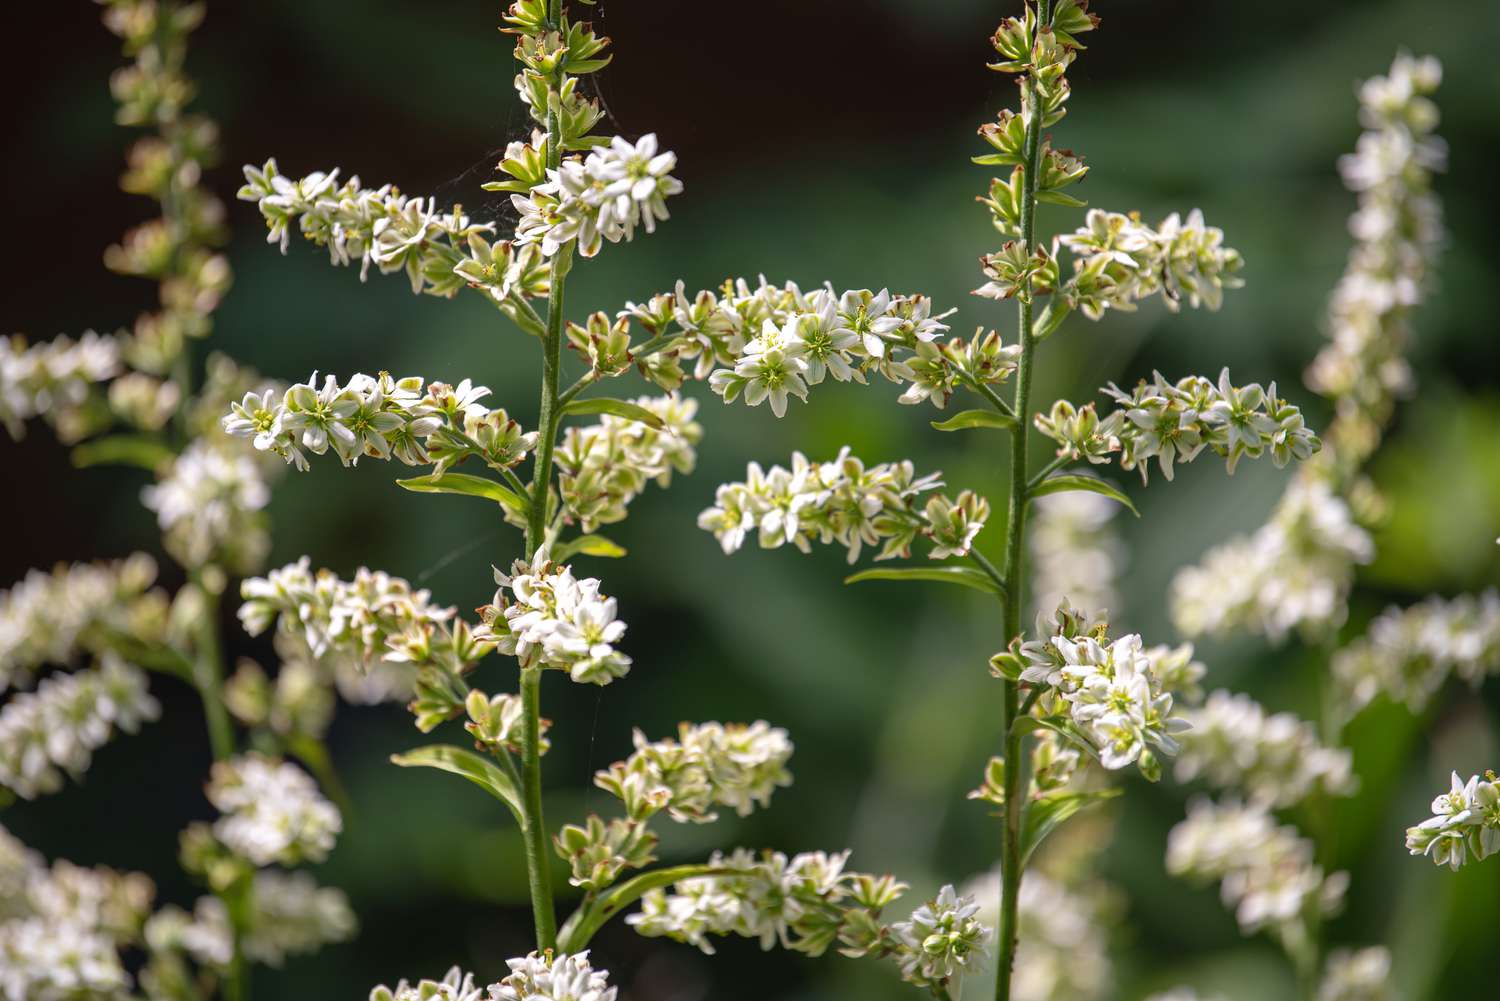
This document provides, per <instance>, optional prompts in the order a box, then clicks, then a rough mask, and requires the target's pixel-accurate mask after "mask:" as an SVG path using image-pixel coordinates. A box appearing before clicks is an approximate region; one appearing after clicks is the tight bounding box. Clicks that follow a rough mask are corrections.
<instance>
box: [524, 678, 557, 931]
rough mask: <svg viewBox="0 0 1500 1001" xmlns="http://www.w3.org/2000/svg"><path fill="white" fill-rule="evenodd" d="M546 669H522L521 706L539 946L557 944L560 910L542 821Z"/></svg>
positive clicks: (527, 829)
mask: <svg viewBox="0 0 1500 1001" xmlns="http://www.w3.org/2000/svg"><path fill="white" fill-rule="evenodd" d="M541 687H542V672H541V671H540V670H539V669H537V668H534V667H528V668H523V669H522V671H521V705H522V708H523V711H524V713H525V716H526V726H525V736H524V740H523V741H522V744H521V809H522V815H523V816H524V818H525V823H524V825H523V826H524V828H525V829H524V830H523V831H522V832H521V834H522V837H523V838H524V840H525V842H526V871H527V877H528V881H529V884H530V888H531V914H532V918H533V919H534V920H535V922H536V947H537V948H538V949H555V948H556V947H557V911H556V909H555V908H554V907H553V904H552V870H551V868H550V867H549V866H548V857H547V830H546V827H545V824H544V822H543V820H542V760H541V757H542V756H541V747H540V738H541V701H542V700H541Z"/></svg>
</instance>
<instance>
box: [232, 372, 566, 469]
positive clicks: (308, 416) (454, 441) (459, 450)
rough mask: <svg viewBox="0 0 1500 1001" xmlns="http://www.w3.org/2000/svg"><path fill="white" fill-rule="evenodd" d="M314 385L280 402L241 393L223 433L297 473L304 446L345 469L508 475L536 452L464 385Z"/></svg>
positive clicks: (357, 381)
mask: <svg viewBox="0 0 1500 1001" xmlns="http://www.w3.org/2000/svg"><path fill="white" fill-rule="evenodd" d="M317 381H318V376H317V373H316V372H315V373H313V376H312V378H310V379H308V381H307V382H302V383H298V384H297V385H295V386H292V387H291V388H290V389H288V390H286V392H284V393H282V394H280V396H279V398H278V397H277V394H276V393H275V392H274V391H273V390H267V391H265V392H263V393H258V394H257V393H249V394H247V395H246V396H245V398H244V399H243V400H241V401H240V402H238V403H234V404H232V405H231V406H230V408H229V413H228V414H226V415H225V416H224V418H223V425H224V430H225V431H226V432H227V433H228V434H230V435H231V436H233V437H236V438H250V439H252V440H253V441H254V443H255V447H256V448H258V449H260V450H261V451H266V452H274V453H276V454H277V455H280V456H282V457H283V458H284V459H286V461H287V462H289V463H295V464H296V466H297V468H298V469H303V470H305V469H307V468H308V461H307V456H306V455H304V454H303V452H302V450H303V449H304V448H305V449H307V450H308V451H309V452H312V453H313V454H314V455H322V454H323V453H325V452H327V451H328V450H329V448H332V449H333V451H334V454H335V455H337V456H338V457H339V459H340V461H342V462H343V463H344V465H346V466H350V465H353V464H354V463H356V462H358V461H359V459H360V457H361V456H366V455H368V456H372V457H374V458H377V459H386V460H389V459H392V458H395V459H399V460H400V461H401V462H403V463H405V464H406V465H408V466H420V465H427V464H429V463H431V464H434V465H436V467H437V471H438V472H442V471H444V470H445V469H447V468H448V467H450V466H452V465H455V464H457V463H459V462H462V461H463V460H464V459H467V458H470V457H471V456H472V457H474V458H477V459H479V460H480V461H481V462H484V463H485V464H486V465H488V466H490V467H491V468H494V469H509V468H511V467H512V466H515V465H517V464H518V463H520V462H521V460H522V459H524V458H525V457H526V454H527V453H528V452H530V451H531V450H532V449H533V448H534V447H535V446H536V438H537V436H536V432H534V431H533V432H530V433H524V432H522V430H521V426H520V425H519V424H517V423H516V422H515V421H513V420H511V419H510V417H509V415H507V414H506V412H505V411H504V410H490V409H489V408H488V407H485V406H484V405H483V404H481V403H480V402H479V401H480V400H481V399H483V398H484V397H486V396H488V395H489V392H490V391H489V389H488V388H487V387H484V386H475V385H473V384H472V383H470V382H469V380H467V379H465V380H464V381H463V382H461V383H459V384H458V385H457V386H450V385H448V384H447V383H442V382H434V383H431V384H428V385H427V386H426V387H425V390H424V386H423V382H422V377H421V376H408V377H406V378H403V379H395V378H392V377H391V376H390V375H388V374H387V373H384V372H382V373H380V374H379V375H378V376H369V375H364V374H362V373H361V374H357V375H355V376H353V377H352V378H350V379H349V381H348V382H347V383H343V384H341V383H340V382H339V381H338V379H337V378H335V377H334V376H331V375H330V376H328V377H326V378H325V379H324V380H323V385H322V386H321V387H319V386H318V385H317Z"/></svg>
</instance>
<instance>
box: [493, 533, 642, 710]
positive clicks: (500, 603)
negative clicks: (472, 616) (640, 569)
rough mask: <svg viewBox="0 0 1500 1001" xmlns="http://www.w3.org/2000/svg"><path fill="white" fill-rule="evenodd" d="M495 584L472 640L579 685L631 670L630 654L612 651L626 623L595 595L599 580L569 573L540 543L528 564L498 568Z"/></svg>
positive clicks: (605, 599) (606, 601)
mask: <svg viewBox="0 0 1500 1001" xmlns="http://www.w3.org/2000/svg"><path fill="white" fill-rule="evenodd" d="M495 583H496V584H497V585H499V586H498V587H497V588H496V590H495V597H494V600H493V601H492V602H491V603H490V604H488V605H485V606H484V607H482V608H481V609H479V618H480V625H479V627H477V628H476V629H475V630H474V637H475V639H478V640H481V641H484V642H491V643H494V644H495V649H497V650H499V651H500V652H501V653H503V654H508V655H510V656H512V657H515V658H516V659H517V660H519V661H520V662H521V666H522V667H541V668H550V669H552V670H555V671H566V672H568V676H569V677H571V678H572V679H573V680H574V681H576V682H578V683H579V684H590V685H607V684H609V683H610V682H611V681H614V680H615V679H616V678H623V677H624V676H625V675H626V674H627V673H628V672H629V671H630V657H629V656H627V655H626V654H623V653H621V652H620V651H618V650H616V649H615V644H616V643H618V642H619V641H620V638H621V637H622V636H624V635H625V623H623V622H621V621H620V620H619V619H617V618H615V613H616V605H615V599H613V598H609V597H605V596H604V595H602V594H600V593H599V587H600V583H599V580H598V578H596V577H585V578H583V579H582V580H580V579H578V578H577V577H574V576H573V570H572V568H571V567H568V566H566V565H564V564H560V563H554V562H552V561H551V560H550V559H548V557H547V549H546V547H545V546H544V547H542V548H540V549H538V550H537V552H536V557H535V558H534V559H533V560H532V562H531V563H530V564H528V563H526V561H525V560H516V561H515V563H514V564H513V565H512V567H511V572H510V573H509V574H505V573H502V572H501V571H500V569H499V568H498V567H497V568H496V569H495ZM507 591H509V592H510V593H509V594H508V595H507V594H506V592H507Z"/></svg>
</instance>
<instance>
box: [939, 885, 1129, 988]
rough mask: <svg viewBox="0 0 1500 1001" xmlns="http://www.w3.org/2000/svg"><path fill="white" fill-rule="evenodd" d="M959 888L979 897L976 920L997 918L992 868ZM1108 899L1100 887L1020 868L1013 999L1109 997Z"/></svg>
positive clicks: (1111, 977) (1111, 979)
mask: <svg viewBox="0 0 1500 1001" xmlns="http://www.w3.org/2000/svg"><path fill="white" fill-rule="evenodd" d="M962 892H963V893H964V895H966V896H969V897H972V898H973V899H975V900H980V901H984V902H985V903H984V906H983V907H981V908H980V911H979V914H978V915H977V916H978V918H979V920H980V921H981V922H982V923H984V924H986V925H989V926H991V927H993V926H994V925H996V924H998V923H999V922H998V918H999V910H1000V906H999V905H1000V873H999V871H998V870H997V871H993V872H989V873H986V874H984V875H982V876H979V877H976V878H975V879H973V880H971V881H970V882H969V883H968V884H967V885H966V886H965V887H964V888H963V891H962ZM1109 898H1110V895H1109V893H1108V892H1107V889H1106V888H1104V887H1100V886H1094V885H1087V884H1086V885H1083V886H1079V887H1073V886H1069V885H1066V884H1064V883H1063V882H1061V881H1059V880H1057V879H1054V878H1052V877H1050V876H1047V875H1045V874H1044V873H1042V872H1040V871H1038V870H1036V869H1028V870H1027V871H1026V873H1025V874H1024V875H1023V876H1022V877H1021V889H1020V893H1019V894H1018V895H1017V898H1016V916H1017V924H1018V927H1019V930H1020V938H1019V941H1018V943H1017V946H1016V957H1015V969H1014V972H1013V973H1012V975H1011V997H1012V998H1014V999H1015V1001H1102V999H1104V998H1106V997H1108V996H1109V993H1110V988H1111V986H1112V985H1113V983H1114V969H1113V966H1112V964H1111V962H1110V958H1109V949H1108V936H1107V934H1106V932H1105V929H1106V927H1107V924H1108V920H1109V917H1110V915H1109V913H1108V912H1109V910H1110V908H1109V902H1110V899H1109Z"/></svg>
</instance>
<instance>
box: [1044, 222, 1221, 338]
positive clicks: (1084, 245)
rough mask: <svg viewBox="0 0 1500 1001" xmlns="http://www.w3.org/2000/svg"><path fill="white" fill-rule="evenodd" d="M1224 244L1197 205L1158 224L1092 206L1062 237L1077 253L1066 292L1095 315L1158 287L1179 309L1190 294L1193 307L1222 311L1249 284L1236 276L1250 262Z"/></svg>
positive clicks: (1128, 304) (1126, 306) (1124, 306)
mask: <svg viewBox="0 0 1500 1001" xmlns="http://www.w3.org/2000/svg"><path fill="white" fill-rule="evenodd" d="M1223 241H1224V233H1223V231H1222V230H1220V229H1218V228H1217V227H1213V226H1208V225H1205V223H1204V221H1203V213H1202V212H1200V211H1199V210H1198V209H1193V211H1191V212H1189V213H1188V215H1187V218H1186V219H1184V218H1182V217H1181V216H1179V215H1178V214H1177V213H1176V212H1173V213H1172V214H1171V215H1169V216H1167V218H1166V219H1165V220H1163V222H1162V224H1161V225H1160V226H1159V227H1157V228H1155V229H1153V228H1152V227H1150V226H1147V225H1145V224H1144V223H1142V222H1141V221H1140V220H1139V218H1137V217H1134V216H1126V215H1122V214H1121V213H1118V212H1105V211H1103V210H1102V209H1090V210H1089V212H1088V216H1087V217H1086V219H1085V221H1084V225H1083V226H1082V227H1081V228H1079V229H1078V230H1075V231H1074V232H1073V233H1071V234H1068V235H1065V236H1063V237H1062V238H1061V239H1060V240H1059V242H1060V243H1061V244H1062V245H1063V246H1064V247H1067V248H1068V249H1069V250H1071V251H1072V252H1073V255H1074V257H1073V268H1074V275H1073V277H1072V278H1071V279H1069V280H1068V281H1067V282H1066V283H1065V284H1064V287H1063V289H1062V295H1063V297H1064V299H1065V301H1069V302H1070V303H1072V304H1074V305H1076V307H1077V308H1078V309H1079V310H1080V311H1081V312H1082V313H1083V314H1084V316H1086V317H1088V318H1089V319H1091V320H1097V319H1099V318H1100V317H1101V316H1103V315H1104V312H1105V311H1106V310H1109V309H1118V310H1126V311H1128V310H1133V309H1135V304H1136V303H1137V302H1139V301H1140V300H1142V299H1146V298H1149V297H1150V296H1152V295H1155V294H1157V293H1158V292H1159V293H1161V296H1162V301H1163V302H1165V303H1166V306H1167V308H1168V309H1170V310H1172V311H1173V312H1176V311H1177V310H1178V309H1180V308H1181V304H1182V302H1183V300H1184V299H1185V300H1186V301H1187V303H1188V304H1189V305H1191V306H1192V307H1194V308H1195V309H1196V308H1197V307H1198V306H1200V305H1203V306H1207V307H1208V308H1209V309H1211V310H1215V309H1218V308H1219V305H1220V304H1221V302H1222V301H1223V290H1224V289H1226V288H1239V287H1240V286H1242V285H1243V284H1244V282H1243V281H1242V280H1241V279H1239V278H1237V277H1235V273H1236V272H1237V271H1239V269H1240V268H1241V267H1242V266H1243V263H1244V262H1243V261H1242V260H1241V258H1240V254H1239V251H1237V250H1233V249H1231V248H1229V247H1225V246H1224V245H1223Z"/></svg>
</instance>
